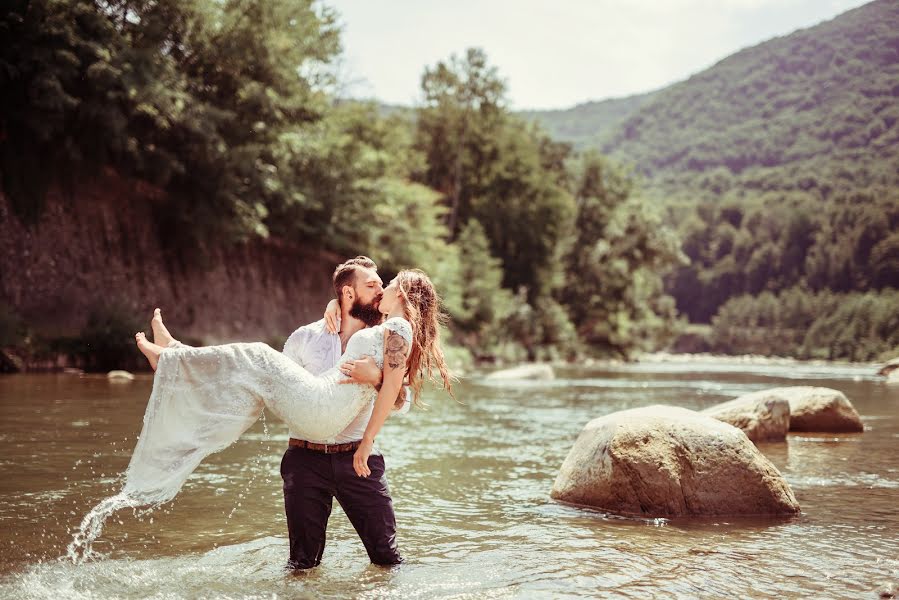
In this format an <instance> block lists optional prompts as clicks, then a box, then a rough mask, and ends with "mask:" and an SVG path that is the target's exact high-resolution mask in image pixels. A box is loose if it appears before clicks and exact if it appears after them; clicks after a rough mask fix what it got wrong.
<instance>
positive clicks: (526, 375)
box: [487, 363, 556, 379]
mask: <svg viewBox="0 0 899 600" xmlns="http://www.w3.org/2000/svg"><path fill="white" fill-rule="evenodd" d="M555 378H556V374H555V373H554V372H553V368H552V367H551V366H549V365H547V364H539V363H530V364H526V365H519V366H517V367H513V368H511V369H503V370H502V371H494V372H493V373H491V374H489V375H488V376H487V379H555Z"/></svg>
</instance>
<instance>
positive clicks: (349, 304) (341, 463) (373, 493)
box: [281, 256, 409, 569]
mask: <svg viewBox="0 0 899 600" xmlns="http://www.w3.org/2000/svg"><path fill="white" fill-rule="evenodd" d="M377 269H378V267H377V265H376V264H375V263H374V261H372V260H371V259H370V258H368V257H366V256H357V257H356V258H352V259H350V260H348V261H346V262H345V263H343V264H341V265H338V266H337V268H336V269H335V270H334V276H333V283H334V292H335V294H336V295H337V300H338V302H339V304H340V315H341V320H340V331H339V332H338V335H334V334H331V333H329V332H328V330H327V327H326V324H325V320H324V319H322V320H320V321H316V322H315V323H310V324H309V325H304V326H303V327H300V328H299V329H297V330H296V331H294V332H293V334H291V336H290V337H289V338H288V340H287V343H285V344H284V354H286V355H287V356H288V357H290V358H291V359H293V360H294V361H295V362H297V363H299V364H300V365H302V366H303V367H304V368H306V369H307V370H308V371H310V372H311V373H313V374H315V375H317V374H319V373H322V372H323V371H326V370H328V369H330V368H331V367H333V366H335V365H336V364H337V362H338V360H339V359H340V356H341V354H343V352H344V351H345V350H346V344H347V342H348V341H349V339H350V338H351V337H352V336H353V334H354V333H356V332H357V331H359V330H361V329H364V328H365V327H371V326H373V325H377V324H379V323H380V322H381V319H382V316H381V313H380V312H379V311H378V303H379V301H380V300H381V294H382V292H383V289H384V287H383V282H382V281H381V278H380V277H379V276H378V272H377ZM341 370H342V371H343V372H344V373H345V374H346V375H348V376H349V377H350V378H351V379H352V380H353V382H354V383H362V384H369V385H373V386H375V387H376V388H379V387H380V385H381V377H382V372H381V370H380V369H379V368H378V367H377V365H376V364H375V362H374V360H373V359H372V358H371V357H366V358H365V359H364V360H357V361H353V362H351V363H347V364H345V365H342V367H341ZM406 397H407V398H408V397H409V394H408V393H407V394H406ZM373 407H374V402H369V404H368V405H367V406H366V407H364V408H363V409H362V411H361V412H360V413H359V415H358V416H357V417H356V419H355V420H354V421H353V422H352V423H350V425H349V426H348V427H347V428H346V429H345V430H344V431H343V432H341V433H340V434H339V435H337V436H336V437H335V438H333V439H329V440H304V439H299V438H297V437H296V436H294V435H293V433H292V432H291V434H290V441H289V445H288V448H287V451H286V452H285V453H284V458H283V459H282V460H281V477H282V479H283V480H284V508H285V512H286V513H287V531H288V534H289V536H290V560H289V561H288V567H290V568H293V569H308V568H311V567H315V566H318V565H319V564H320V563H321V559H322V554H323V553H324V550H325V532H326V528H327V526H328V517H329V516H330V514H331V504H332V499H333V498H337V501H338V502H339V503H340V505H341V506H342V507H343V510H344V512H345V513H346V515H347V517H349V519H350V522H351V523H352V524H353V527H355V529H356V532H357V533H358V534H359V537H360V538H361V539H362V543H363V544H364V545H365V550H366V551H367V552H368V556H369V558H370V559H371V561H372V562H373V563H375V564H377V565H395V564H399V563H400V562H402V560H403V559H402V557H400V554H399V551H398V550H397V545H396V517H395V516H394V512H393V500H392V499H391V498H390V491H389V489H388V487H387V477H386V475H385V474H384V468H385V467H384V457H383V456H382V455H381V453H380V452H378V451H377V450H375V451H374V452H372V455H371V456H370V457H369V459H368V461H369V462H368V466H369V468H370V469H371V475H370V476H368V477H359V476H358V475H356V472H355V470H354V469H353V454H354V452H355V450H356V448H358V447H359V442H360V440H361V439H362V436H363V434H364V433H365V428H366V426H367V425H368V421H369V419H370V418H371V413H372V409H373ZM407 409H408V400H407V404H406V407H405V408H404V410H407Z"/></svg>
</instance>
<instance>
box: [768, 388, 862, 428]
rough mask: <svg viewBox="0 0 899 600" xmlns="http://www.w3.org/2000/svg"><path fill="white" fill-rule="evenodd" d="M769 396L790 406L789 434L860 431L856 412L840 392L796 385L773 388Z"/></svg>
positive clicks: (860, 425) (859, 421) (769, 391)
mask: <svg viewBox="0 0 899 600" xmlns="http://www.w3.org/2000/svg"><path fill="white" fill-rule="evenodd" d="M768 393H769V394H772V395H775V396H779V397H781V398H785V399H786V400H787V401H788V402H789V403H790V431H817V432H827V433H851V432H862V431H864V430H865V426H864V425H863V424H862V419H861V417H860V416H859V415H858V411H856V410H855V407H854V406H852V403H851V402H849V399H848V398H847V397H846V394H844V393H843V392H841V391H840V390H834V389H831V388H825V387H812V386H804V385H797V386H791V387H782V388H774V389H771V390H768Z"/></svg>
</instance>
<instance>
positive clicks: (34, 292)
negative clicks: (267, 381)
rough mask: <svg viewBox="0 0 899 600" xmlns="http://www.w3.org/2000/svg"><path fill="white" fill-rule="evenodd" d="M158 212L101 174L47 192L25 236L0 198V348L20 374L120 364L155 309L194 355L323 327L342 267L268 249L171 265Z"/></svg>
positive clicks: (188, 256) (239, 248) (309, 252)
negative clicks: (195, 346)
mask: <svg viewBox="0 0 899 600" xmlns="http://www.w3.org/2000/svg"><path fill="white" fill-rule="evenodd" d="M76 198H77V200H76ZM158 201H159V191H158V190H154V189H153V188H151V187H149V186H147V185H145V184H141V183H138V182H133V181H129V180H126V179H123V178H121V177H118V176H116V175H115V174H114V173H111V172H107V173H104V174H103V175H101V176H99V177H97V178H96V179H94V180H90V181H84V182H82V183H81V184H80V185H79V187H78V188H77V189H75V190H67V191H63V190H59V189H55V190H51V191H50V193H48V195H47V199H46V202H47V203H46V207H45V209H44V211H43V212H42V215H41V218H40V220H39V221H38V222H37V223H36V224H35V225H32V226H27V225H25V224H23V223H22V222H21V220H20V219H19V218H18V217H16V216H15V214H14V213H13V211H12V210H11V207H10V204H9V202H8V200H7V199H6V198H5V197H4V196H3V195H2V194H0V330H2V331H0V338H2V339H0V347H2V348H7V349H9V352H10V353H11V354H12V355H14V356H17V357H18V359H19V360H20V361H21V362H20V364H24V366H25V369H26V370H32V369H41V370H54V369H62V368H65V367H78V368H92V367H93V368H95V369H98V370H102V369H103V368H104V367H103V366H102V365H91V364H89V362H88V361H87V360H86V359H85V358H84V357H85V356H90V355H91V354H95V353H96V352H97V351H98V350H99V351H108V352H111V353H113V354H115V353H119V354H121V353H123V352H125V349H124V348H125V347H124V346H121V345H117V344H123V343H126V344H128V345H133V332H134V330H141V329H146V328H148V327H149V320H150V316H151V315H152V310H153V308H155V307H157V306H159V307H162V309H163V311H164V313H165V315H166V320H167V322H168V323H169V324H170V327H172V329H173V331H176V332H177V334H178V336H179V337H181V338H182V339H185V340H191V341H194V342H199V343H203V344H212V343H222V342H230V341H257V340H265V341H272V342H274V343H277V341H278V340H280V341H283V340H284V339H286V338H287V336H289V335H290V333H291V332H292V331H293V330H294V329H295V328H296V327H297V326H299V325H301V324H303V323H308V322H310V321H312V320H314V319H315V318H318V317H320V315H321V311H322V309H323V307H324V306H325V304H326V303H327V301H328V299H329V298H330V297H331V296H332V291H331V273H332V272H333V269H334V265H335V264H337V263H339V262H340V260H341V259H340V258H339V257H337V256H335V255H332V254H330V253H327V252H323V251H321V250H319V249H314V248H309V247H305V246H303V245H302V244H298V243H291V242H288V241H284V240H275V239H269V240H255V241H253V242H250V243H244V244H232V245H228V244H225V243H224V242H222V243H220V244H215V243H210V244H208V245H206V246H205V247H193V248H189V249H184V250H181V251H180V252H178V253H173V252H172V250H171V248H169V247H167V245H166V244H165V243H164V233H165V232H161V231H160V230H159V228H158V224H157V223H156V218H155V215H154V211H153V206H154V203H156V202H158ZM172 233H173V235H174V234H175V233H176V232H172ZM120 330H121V331H125V332H129V335H128V336H127V339H126V340H125V341H124V342H122V341H118V338H119V337H121V336H120V335H119V333H120ZM110 338H114V340H116V343H115V344H112V345H111V346H110V345H109V344H108V343H107V342H108V341H109V339H110ZM120 366H122V367H126V368H127V367H128V365H120ZM111 368H115V367H111Z"/></svg>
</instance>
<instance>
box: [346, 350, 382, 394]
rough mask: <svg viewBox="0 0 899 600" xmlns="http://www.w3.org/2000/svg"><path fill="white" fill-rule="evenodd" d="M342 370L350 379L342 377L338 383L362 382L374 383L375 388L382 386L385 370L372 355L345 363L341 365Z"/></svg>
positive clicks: (363, 383)
mask: <svg viewBox="0 0 899 600" xmlns="http://www.w3.org/2000/svg"><path fill="white" fill-rule="evenodd" d="M340 372H341V373H343V374H344V375H346V376H347V377H348V379H341V380H340V381H339V382H338V383H361V384H362V385H373V386H374V387H375V388H378V387H380V385H381V378H382V376H383V372H382V371H381V369H379V368H378V365H377V363H375V359H374V358H372V357H371V356H365V357H363V358H360V359H358V360H351V361H347V362H345V363H343V364H342V365H340Z"/></svg>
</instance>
